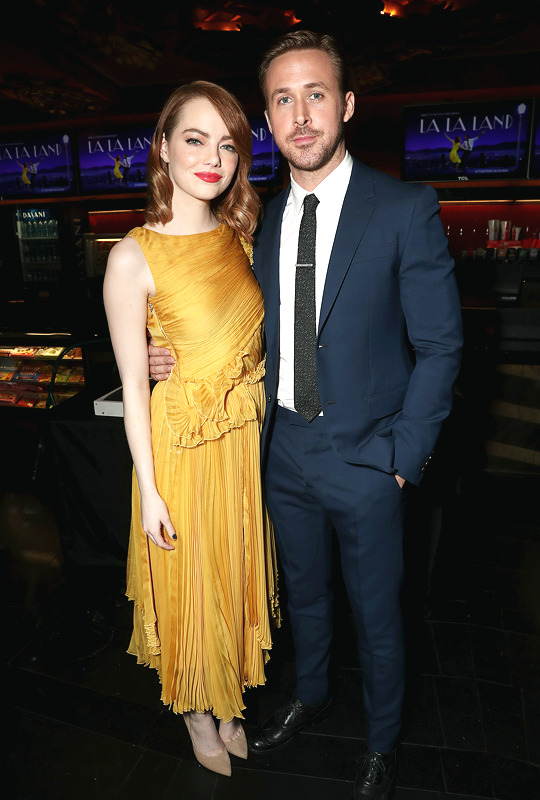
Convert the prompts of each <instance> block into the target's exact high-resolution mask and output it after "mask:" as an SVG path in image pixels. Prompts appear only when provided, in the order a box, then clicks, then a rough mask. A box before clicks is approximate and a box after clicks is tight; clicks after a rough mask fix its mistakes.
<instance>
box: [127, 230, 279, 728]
mask: <svg viewBox="0 0 540 800" xmlns="http://www.w3.org/2000/svg"><path fill="white" fill-rule="evenodd" d="M128 236H131V237H133V238H134V239H135V240H136V241H137V242H138V243H139V245H140V247H141V249H142V251H143V253H144V256H145V258H146V260H147V262H148V265H149V267H150V270H151V272H152V276H153V278H154V283H155V287H156V295H155V296H154V297H152V298H151V299H150V301H149V304H148V328H149V330H150V333H151V335H152V338H153V339H154V342H155V344H156V345H160V346H163V347H167V348H168V349H169V350H170V351H171V353H172V354H173V357H174V358H175V365H174V366H173V369H172V372H171V374H170V377H169V378H168V380H167V381H162V382H159V383H158V384H156V386H155V388H154V390H153V392H152V398H151V423H152V447H153V454H154V464H155V475H156V483H157V488H158V491H159V493H160V494H161V496H162V497H163V499H164V500H165V502H166V504H167V507H168V509H169V514H170V517H171V520H172V523H173V525H174V528H175V531H176V534H177V536H178V539H177V540H176V541H173V542H172V544H173V545H174V548H175V549H174V550H170V551H167V550H163V549H162V548H159V547H157V546H156V545H154V544H153V542H151V541H150V539H149V538H148V537H147V536H146V534H145V533H144V531H143V529H142V526H141V509H140V495H139V490H138V485H137V479H136V475H135V473H134V476H133V507H132V522H131V535H130V545H129V554H128V581H127V595H128V597H129V598H130V599H131V600H133V601H134V604H135V605H134V630H133V636H132V639H131V643H130V646H129V649H128V652H130V653H132V654H134V655H136V656H137V660H138V662H139V663H143V664H146V665H150V666H151V667H154V668H155V669H157V670H158V673H159V676H160V680H161V684H162V695H161V697H162V700H163V702H164V703H166V704H167V705H170V706H172V708H173V710H174V711H175V712H177V713H182V712H184V711H189V710H196V711H205V710H211V711H212V712H213V713H214V714H215V715H216V716H217V717H218V718H220V719H224V720H229V719H231V718H232V717H233V716H236V717H241V716H242V709H244V708H245V706H244V705H243V702H242V691H243V689H244V688H245V687H246V686H255V685H257V684H262V683H264V680H265V678H264V664H265V662H266V660H267V658H268V650H269V649H270V647H271V633H270V624H271V617H272V616H273V617H274V618H275V621H276V623H277V624H279V611H278V606H277V590H276V589H277V587H276V564H275V547H274V540H273V533H272V529H271V526H270V523H269V520H268V516H267V512H266V508H265V505H264V502H263V497H262V487H261V477H260V460H259V457H260V453H259V436H260V429H261V425H262V419H263V414H264V403H265V396H264V381H263V377H264V354H263V301H262V295H261V292H260V289H259V286H258V283H257V281H256V279H255V277H254V275H253V272H252V270H251V267H250V263H249V259H248V257H247V256H246V252H245V249H244V247H243V245H242V242H241V241H240V239H239V238H238V236H237V235H236V234H235V233H234V232H233V231H232V230H231V229H230V228H229V227H227V226H226V225H224V224H221V225H219V227H218V228H216V229H214V230H212V231H209V232H207V233H200V234H193V235H188V236H175V235H167V234H161V233H157V232H155V231H150V230H148V229H146V228H135V229H133V230H132V231H130V232H129V234H128Z"/></svg>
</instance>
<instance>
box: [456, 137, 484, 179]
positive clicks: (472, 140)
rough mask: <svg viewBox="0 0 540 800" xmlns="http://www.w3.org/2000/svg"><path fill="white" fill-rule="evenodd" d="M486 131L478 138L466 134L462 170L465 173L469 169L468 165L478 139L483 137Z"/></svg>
mask: <svg viewBox="0 0 540 800" xmlns="http://www.w3.org/2000/svg"><path fill="white" fill-rule="evenodd" d="M484 133H485V131H481V132H480V133H479V134H478V136H472V137H471V136H469V134H468V133H466V134H465V138H464V139H463V142H462V143H461V154H460V155H461V168H462V170H463V171H464V172H465V170H466V169H467V164H468V163H469V158H470V157H471V153H472V151H473V147H474V146H475V144H476V142H477V141H478V139H479V138H480V137H481V136H483V135H484Z"/></svg>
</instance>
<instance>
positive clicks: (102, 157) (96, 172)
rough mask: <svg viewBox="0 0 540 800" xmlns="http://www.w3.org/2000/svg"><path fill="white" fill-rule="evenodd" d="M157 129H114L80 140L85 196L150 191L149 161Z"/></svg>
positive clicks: (79, 149) (82, 136) (81, 136)
mask: <svg viewBox="0 0 540 800" xmlns="http://www.w3.org/2000/svg"><path fill="white" fill-rule="evenodd" d="M153 132H154V126H153V125H150V126H140V127H132V128H116V127H114V128H113V127H112V126H111V127H110V128H108V129H106V130H103V131H101V132H94V133H84V134H80V135H79V137H78V156H79V183H80V191H81V192H82V193H83V194H87V193H90V194H102V193H103V192H126V191H127V192H129V191H141V190H145V189H146V159H147V157H148V150H149V148H150V143H151V141H152V134H153Z"/></svg>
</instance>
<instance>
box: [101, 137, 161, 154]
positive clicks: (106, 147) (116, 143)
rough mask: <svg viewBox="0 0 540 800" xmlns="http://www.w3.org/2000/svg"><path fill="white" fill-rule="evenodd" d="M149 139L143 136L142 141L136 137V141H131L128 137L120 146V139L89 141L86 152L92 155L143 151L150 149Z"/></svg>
mask: <svg viewBox="0 0 540 800" xmlns="http://www.w3.org/2000/svg"><path fill="white" fill-rule="evenodd" d="M151 141H152V140H151V139H149V138H148V137H146V136H144V137H143V138H142V139H141V138H139V137H137V138H136V139H132V138H131V136H128V138H127V140H126V143H124V144H122V141H121V139H105V140H103V139H94V140H92V139H89V140H88V152H89V153H91V154H93V153H114V152H115V151H120V152H122V153H125V152H126V150H129V151H131V150H143V149H145V148H147V147H150V144H151Z"/></svg>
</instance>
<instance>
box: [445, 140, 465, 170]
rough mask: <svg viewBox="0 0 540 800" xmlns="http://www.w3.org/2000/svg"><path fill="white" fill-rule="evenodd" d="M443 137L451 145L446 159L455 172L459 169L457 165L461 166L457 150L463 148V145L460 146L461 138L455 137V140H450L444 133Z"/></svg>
mask: <svg viewBox="0 0 540 800" xmlns="http://www.w3.org/2000/svg"><path fill="white" fill-rule="evenodd" d="M444 135H445V136H446V138H447V139H448V141H449V142H450V143H451V144H452V149H451V150H450V154H449V156H448V158H449V159H450V162H451V163H452V164H453V165H454V169H455V170H456V172H457V171H458V169H459V165H460V164H461V158H460V157H459V155H458V150H460V149H462V148H463V145H462V144H461V136H456V138H455V139H451V138H450V136H448V134H446V133H445V134H444Z"/></svg>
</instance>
